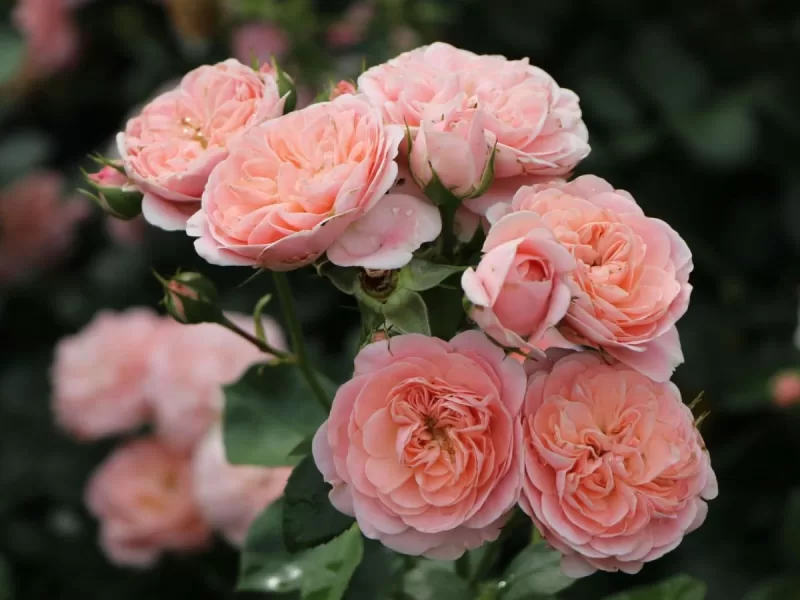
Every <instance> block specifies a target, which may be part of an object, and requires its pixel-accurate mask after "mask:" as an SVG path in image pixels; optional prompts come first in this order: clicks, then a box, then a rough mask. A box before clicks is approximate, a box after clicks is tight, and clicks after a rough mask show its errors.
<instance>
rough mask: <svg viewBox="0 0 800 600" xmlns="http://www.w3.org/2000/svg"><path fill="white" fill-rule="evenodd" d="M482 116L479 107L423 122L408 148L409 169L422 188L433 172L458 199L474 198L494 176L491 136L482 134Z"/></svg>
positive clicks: (432, 178) (432, 175)
mask: <svg viewBox="0 0 800 600" xmlns="http://www.w3.org/2000/svg"><path fill="white" fill-rule="evenodd" d="M484 120H485V116H484V114H483V112H481V111H480V110H465V111H458V112H455V113H452V114H450V115H447V116H445V118H443V119H442V120H441V121H436V122H434V121H423V122H422V124H421V125H420V127H419V130H418V131H417V135H416V137H415V138H414V141H413V144H412V147H411V155H410V162H411V172H412V174H413V176H414V179H415V180H416V181H417V183H418V184H419V185H420V187H422V188H425V187H427V186H428V184H430V183H431V182H432V181H433V180H434V175H435V176H436V177H437V178H438V179H439V181H440V182H441V183H442V185H443V186H444V187H446V188H447V189H448V190H450V192H451V193H452V194H453V195H454V196H456V197H458V198H460V199H465V198H476V197H478V196H480V195H481V194H483V193H484V192H485V191H486V190H487V188H488V187H489V185H490V184H491V183H492V178H493V176H494V168H493V162H494V160H493V152H492V145H490V143H489V138H490V137H491V135H488V136H487V135H486V134H485V133H484Z"/></svg>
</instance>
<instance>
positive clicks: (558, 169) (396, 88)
mask: <svg viewBox="0 0 800 600" xmlns="http://www.w3.org/2000/svg"><path fill="white" fill-rule="evenodd" d="M358 87H359V90H361V91H362V92H363V93H365V94H366V95H367V96H368V97H369V99H370V101H371V102H372V103H373V104H374V105H375V106H377V107H379V108H380V110H381V112H382V114H383V118H384V120H385V121H386V122H388V123H397V124H400V125H404V126H405V125H407V126H408V127H409V128H410V129H411V131H412V134H414V133H416V130H417V128H419V127H420V126H421V125H422V124H423V122H424V121H433V122H436V121H439V120H442V115H448V114H451V113H453V112H457V113H458V114H459V115H460V117H461V119H463V120H464V121H465V125H464V127H465V128H466V129H469V123H470V121H471V119H473V118H475V116H476V115H478V114H482V115H485V116H486V119H485V123H484V124H483V127H484V130H485V132H486V136H487V140H488V141H489V142H490V144H494V143H495V141H496V143H497V156H496V164H495V175H496V176H497V177H498V178H504V177H513V176H517V175H538V176H541V175H545V176H552V175H563V174H566V173H569V172H570V171H571V170H572V169H573V168H574V167H575V165H577V164H578V162H580V161H581V160H582V159H583V158H585V157H586V155H587V154H588V153H589V145H588V143H587V140H588V133H587V130H586V126H585V125H584V123H583V120H582V118H581V110H580V107H579V105H578V97H577V96H576V95H575V94H574V93H573V92H571V91H570V90H566V89H563V88H560V87H559V86H558V85H557V84H556V82H555V81H553V78H552V77H550V76H549V75H548V74H547V73H545V72H544V71H542V70H541V69H539V68H537V67H534V66H531V65H530V64H528V59H523V60H508V59H506V58H504V57H502V56H480V55H476V54H473V53H471V52H468V51H466V50H460V49H458V48H454V47H453V46H450V45H448V44H444V43H441V42H437V43H435V44H432V45H430V46H423V47H421V48H417V49H416V50H411V51H410V52H406V53H404V54H401V55H400V56H398V57H397V58H394V59H392V60H390V61H389V62H388V63H385V64H382V65H378V66H376V67H373V68H371V69H368V70H367V71H366V72H364V73H363V74H362V75H361V76H360V77H359V79H358ZM473 109H479V110H473Z"/></svg>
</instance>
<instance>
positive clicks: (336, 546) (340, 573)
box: [301, 525, 364, 600]
mask: <svg viewBox="0 0 800 600" xmlns="http://www.w3.org/2000/svg"><path fill="white" fill-rule="evenodd" d="M363 557H364V540H363V538H362V537H361V531H360V530H359V529H358V526H357V525H353V526H352V527H351V528H350V529H348V530H347V531H346V532H345V533H343V534H342V535H340V536H339V537H338V538H336V539H335V540H333V541H332V542H330V543H328V544H325V545H324V546H322V547H320V548H315V549H314V550H311V551H310V552H309V553H308V555H307V557H306V560H304V561H303V562H304V564H305V565H306V566H307V567H308V568H309V572H310V574H311V576H310V577H309V578H308V579H304V581H303V585H302V588H301V589H302V597H303V598H305V599H308V600H341V598H342V597H344V594H345V592H346V591H347V586H348V584H349V583H350V578H351V577H352V576H353V573H355V571H356V569H357V568H358V565H359V563H361V559H362V558H363Z"/></svg>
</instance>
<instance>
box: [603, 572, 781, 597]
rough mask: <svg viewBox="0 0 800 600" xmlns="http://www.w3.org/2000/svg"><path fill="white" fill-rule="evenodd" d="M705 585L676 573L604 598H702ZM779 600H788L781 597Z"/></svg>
mask: <svg viewBox="0 0 800 600" xmlns="http://www.w3.org/2000/svg"><path fill="white" fill-rule="evenodd" d="M705 597H706V585H705V584H704V583H703V582H702V581H699V580H697V579H695V578H694V577H690V576H688V575H677V576H675V577H672V578H671V579H667V580H666V581H662V582H660V583H656V584H654V585H646V586H642V587H638V588H634V589H632V590H628V591H625V592H620V593H619V594H613V595H611V596H608V597H607V598H606V599H605V600H703V599H704V598H705ZM781 600H788V598H785V597H782V598H781Z"/></svg>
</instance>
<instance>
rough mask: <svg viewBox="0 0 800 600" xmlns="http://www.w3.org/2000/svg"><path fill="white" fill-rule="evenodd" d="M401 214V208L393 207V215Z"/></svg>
mask: <svg viewBox="0 0 800 600" xmlns="http://www.w3.org/2000/svg"><path fill="white" fill-rule="evenodd" d="M399 212H400V209H399V208H397V207H396V206H393V207H392V214H393V215H396V214H397V213H399Z"/></svg>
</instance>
